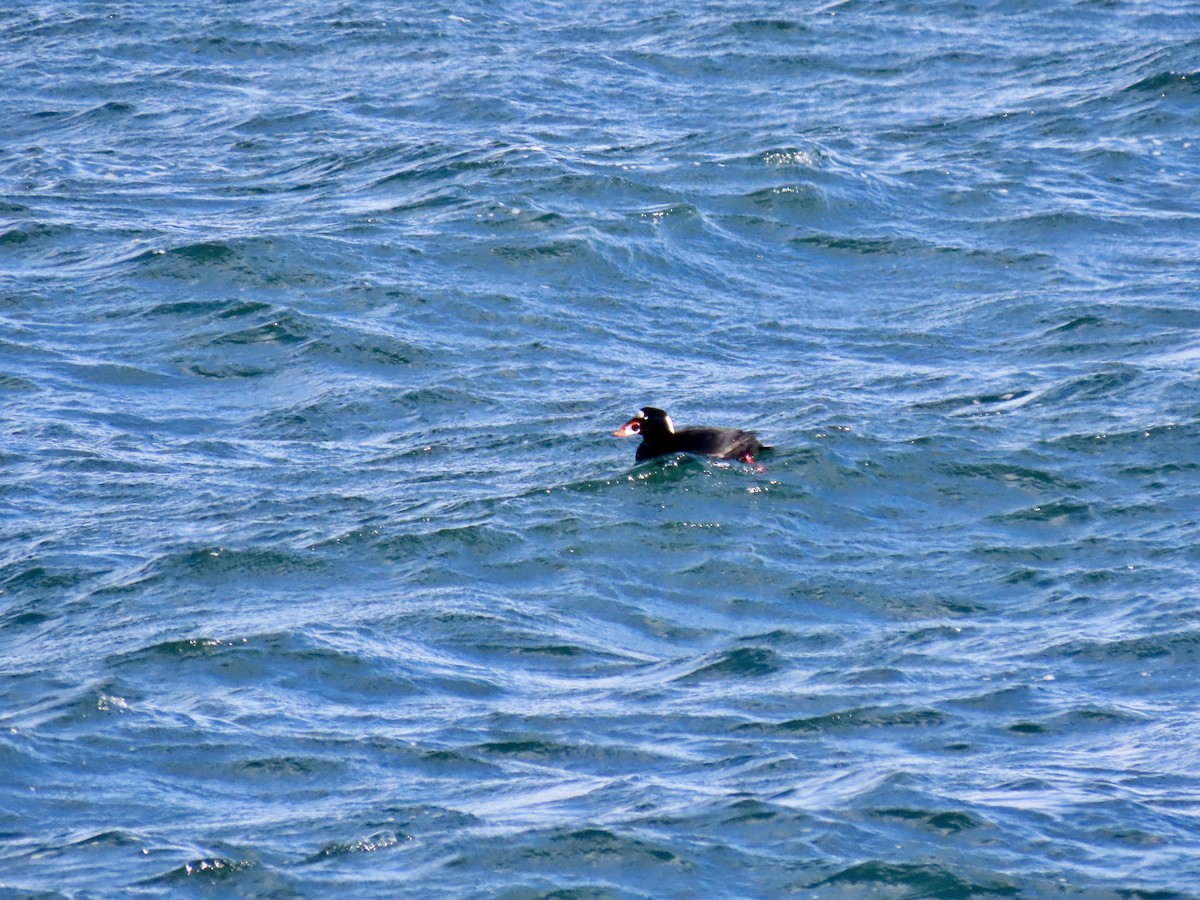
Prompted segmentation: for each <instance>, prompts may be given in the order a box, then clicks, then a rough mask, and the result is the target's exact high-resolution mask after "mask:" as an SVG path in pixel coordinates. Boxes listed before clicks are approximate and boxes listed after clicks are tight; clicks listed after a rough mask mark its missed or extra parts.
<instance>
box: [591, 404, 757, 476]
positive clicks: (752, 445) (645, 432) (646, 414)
mask: <svg viewBox="0 0 1200 900" xmlns="http://www.w3.org/2000/svg"><path fill="white" fill-rule="evenodd" d="M635 434H640V435H641V436H642V442H641V444H639V445H638V448H637V456H636V457H635V458H636V459H637V461H638V462H645V461H646V460H648V459H654V458H655V457H658V456H667V455H669V454H672V453H694V454H696V455H697V456H713V457H716V458H717V459H737V460H741V461H742V462H744V463H752V462H754V455H755V454H756V453H758V452H760V451H762V450H763V449H765V448H764V447H763V445H762V444H761V443H760V442H759V440H758V438H757V437H756V436H755V435H753V434H751V433H750V432H749V431H739V430H738V429H736V428H680V429H679V430H678V431H676V430H675V425H674V424H673V423H672V422H671V417H670V416H668V415H667V414H666V412H665V411H663V410H661V409H658V408H657V407H654V406H647V407H644V408H642V409H639V410H638V411H637V415H635V416H634V417H633V418H632V419H630V420H629V421H628V422H626V423H625V424H624V425H622V426H621V427H620V428H618V429H617V430H616V431H614V432H613V437H633V435H635Z"/></svg>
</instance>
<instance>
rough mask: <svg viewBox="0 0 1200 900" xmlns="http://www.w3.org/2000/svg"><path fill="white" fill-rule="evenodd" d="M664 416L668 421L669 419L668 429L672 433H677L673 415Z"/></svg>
mask: <svg viewBox="0 0 1200 900" xmlns="http://www.w3.org/2000/svg"><path fill="white" fill-rule="evenodd" d="M663 418H664V419H666V421H667V431H669V432H671V434H674V433H675V423H674V422H672V421H671V417H670V416H663Z"/></svg>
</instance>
